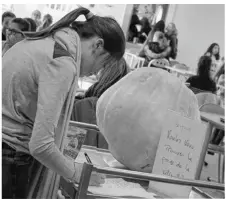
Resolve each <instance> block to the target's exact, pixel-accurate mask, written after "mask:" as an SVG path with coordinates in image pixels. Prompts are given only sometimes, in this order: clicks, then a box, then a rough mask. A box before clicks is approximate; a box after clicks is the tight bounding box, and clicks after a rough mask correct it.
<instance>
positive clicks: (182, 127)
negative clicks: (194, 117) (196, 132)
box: [176, 123, 191, 131]
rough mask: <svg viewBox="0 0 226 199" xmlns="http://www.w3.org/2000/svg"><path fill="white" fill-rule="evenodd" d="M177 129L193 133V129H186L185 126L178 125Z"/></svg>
mask: <svg viewBox="0 0 226 199" xmlns="http://www.w3.org/2000/svg"><path fill="white" fill-rule="evenodd" d="M176 127H177V128H179V129H180V130H181V131H191V128H189V127H186V126H184V125H180V124H178V123H176Z"/></svg>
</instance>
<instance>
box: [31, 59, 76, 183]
mask: <svg viewBox="0 0 226 199" xmlns="http://www.w3.org/2000/svg"><path fill="white" fill-rule="evenodd" d="M74 75H76V63H75V61H74V60H73V59H72V58H70V57H60V58H56V59H53V60H52V61H51V62H50V63H49V64H48V65H47V66H45V67H43V68H42V69H41V71H40V76H39V81H38V82H39V85H38V104H37V112H36V118H35V122H34V127H33V131H32V136H31V139H30V142H29V150H30V153H31V155H32V156H33V157H34V158H35V159H37V160H38V161H39V162H40V163H42V164H43V165H44V166H46V167H47V168H49V169H51V170H53V171H54V172H56V173H58V174H59V175H61V176H63V177H64V178H66V179H72V177H75V178H77V177H78V176H76V175H77V174H76V173H75V172H76V171H75V168H74V162H73V161H70V160H69V159H67V158H66V157H65V156H64V155H63V154H62V153H61V152H60V150H59V149H58V147H57V146H56V144H55V142H54V141H55V140H54V137H55V135H54V132H55V129H56V128H57V124H58V120H59V117H60V114H61V110H62V107H63V105H64V103H65V100H66V98H67V95H68V92H69V90H70V88H71V85H72V81H73V79H74ZM78 173H79V172H78Z"/></svg>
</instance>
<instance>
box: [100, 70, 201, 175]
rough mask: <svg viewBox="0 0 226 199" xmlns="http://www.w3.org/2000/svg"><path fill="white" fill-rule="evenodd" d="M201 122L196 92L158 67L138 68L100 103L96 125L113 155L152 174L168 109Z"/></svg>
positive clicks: (103, 95) (121, 161)
mask: <svg viewBox="0 0 226 199" xmlns="http://www.w3.org/2000/svg"><path fill="white" fill-rule="evenodd" d="M168 109H170V110H173V111H177V112H180V113H181V114H182V115H183V116H186V117H189V118H191V119H193V120H200V112H199V109H198V102H197V99H196V96H195V95H194V94H193V92H192V91H191V90H190V89H189V88H187V86H186V85H185V84H184V83H182V82H181V81H180V80H179V78H177V77H175V76H173V75H172V74H170V73H168V72H167V71H165V70H162V69H158V68H139V69H136V70H135V71H133V72H131V73H129V74H128V75H126V76H125V77H124V78H122V79H121V80H119V81H118V82H117V83H116V84H114V85H113V86H111V87H110V88H109V89H108V90H106V91H105V92H104V93H103V94H102V96H101V97H100V98H99V100H98V102H97V111H96V116H97V124H98V127H99V129H100V132H101V133H102V134H103V135H104V137H105V139H106V141H107V142H108V144H109V150H110V152H111V153H112V155H113V156H114V157H115V158H116V159H117V160H118V161H119V162H120V163H122V164H123V165H125V166H126V167H127V168H129V169H131V170H136V171H142V172H152V168H153V165H154V160H155V155H156V151H157V147H158V143H159V140H160V135H161V130H162V127H163V125H164V121H166V120H167V118H166V114H167V110H168Z"/></svg>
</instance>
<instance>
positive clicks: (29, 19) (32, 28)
mask: <svg viewBox="0 0 226 199" xmlns="http://www.w3.org/2000/svg"><path fill="white" fill-rule="evenodd" d="M24 19H25V20H27V21H28V22H29V23H30V30H29V31H31V32H36V29H37V25H36V23H35V21H34V20H33V19H32V18H24Z"/></svg>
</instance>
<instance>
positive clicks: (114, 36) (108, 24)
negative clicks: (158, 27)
mask: <svg viewBox="0 0 226 199" xmlns="http://www.w3.org/2000/svg"><path fill="white" fill-rule="evenodd" d="M80 15H84V16H85V17H86V20H87V21H84V22H81V21H75V20H76V19H77V18H78V17H79V16H80ZM65 27H70V28H72V29H74V30H75V31H76V32H77V33H78V34H79V36H80V37H81V38H86V39H88V38H91V37H93V36H98V37H100V38H102V39H103V40H104V48H105V50H106V51H108V53H109V54H110V55H111V56H112V57H114V58H116V59H117V60H119V59H121V58H122V56H123V55H124V52H125V36H124V33H123V31H122V29H121V27H120V26H119V24H118V23H117V22H116V20H115V19H112V18H110V17H99V16H96V15H92V14H91V13H90V11H89V10H88V9H86V8H83V7H80V8H78V9H75V10H73V11H71V12H70V13H68V14H67V15H65V16H64V17H63V18H62V19H60V20H59V21H58V22H56V23H55V24H53V25H52V26H50V27H48V28H46V29H44V30H42V31H40V32H36V33H28V34H26V36H28V37H30V38H33V39H40V38H44V37H48V36H50V35H52V34H54V33H55V32H56V31H57V30H59V29H61V28H65Z"/></svg>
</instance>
